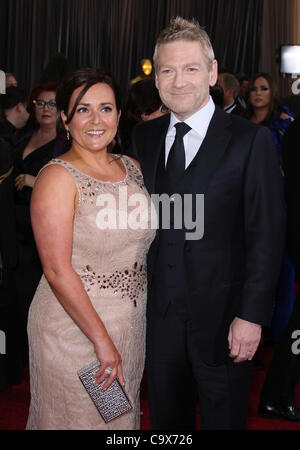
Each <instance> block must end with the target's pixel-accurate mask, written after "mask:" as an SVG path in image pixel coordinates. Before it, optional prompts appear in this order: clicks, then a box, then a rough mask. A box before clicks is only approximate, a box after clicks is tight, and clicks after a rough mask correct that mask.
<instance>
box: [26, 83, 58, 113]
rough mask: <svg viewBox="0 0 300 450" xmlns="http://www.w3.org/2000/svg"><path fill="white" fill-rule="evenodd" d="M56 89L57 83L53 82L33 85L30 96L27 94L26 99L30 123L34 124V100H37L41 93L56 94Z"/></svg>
mask: <svg viewBox="0 0 300 450" xmlns="http://www.w3.org/2000/svg"><path fill="white" fill-rule="evenodd" d="M57 87H58V83H56V82H54V81H49V82H47V83H40V84H37V85H35V86H34V87H33V88H32V90H31V92H30V94H29V98H28V104H27V111H28V112H29V114H30V119H31V120H32V121H34V122H35V120H36V119H35V106H34V103H33V100H36V99H37V98H39V96H40V95H41V93H42V92H45V91H47V92H56V90H57Z"/></svg>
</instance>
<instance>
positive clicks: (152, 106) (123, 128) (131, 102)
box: [120, 78, 162, 147]
mask: <svg viewBox="0 0 300 450" xmlns="http://www.w3.org/2000/svg"><path fill="white" fill-rule="evenodd" d="M161 104H162V101H161V98H160V96H159V92H158V89H157V88H156V86H155V82H154V80H153V78H147V79H144V80H140V81H138V82H136V83H134V84H133V85H132V86H131V87H130V89H129V91H128V94H127V100H126V103H125V106H124V108H123V114H122V116H121V119H120V132H121V138H122V143H123V144H124V145H125V147H128V145H129V141H130V136H131V131H132V128H133V127H134V125H136V124H137V123H139V122H142V121H143V119H142V114H146V115H150V114H152V113H153V112H154V111H157V110H158V108H160V106H161Z"/></svg>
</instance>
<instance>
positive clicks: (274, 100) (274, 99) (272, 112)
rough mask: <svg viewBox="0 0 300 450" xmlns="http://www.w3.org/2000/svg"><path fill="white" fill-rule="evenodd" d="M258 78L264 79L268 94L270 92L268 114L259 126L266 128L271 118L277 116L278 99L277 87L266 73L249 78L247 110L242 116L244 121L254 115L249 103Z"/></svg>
mask: <svg viewBox="0 0 300 450" xmlns="http://www.w3.org/2000/svg"><path fill="white" fill-rule="evenodd" d="M260 77H261V78H264V79H265V80H266V81H267V82H268V84H269V87H270V92H271V99H270V106H269V112H268V114H267V116H266V117H265V119H264V120H263V122H261V125H266V126H268V124H269V122H270V120H271V119H272V118H273V117H275V116H276V114H277V108H278V104H279V97H278V89H277V85H276V83H275V81H274V79H273V78H272V77H271V75H269V74H268V73H266V72H260V73H257V74H255V75H253V76H252V77H251V78H250V80H249V87H248V92H249V95H248V100H247V109H246V111H245V113H244V114H243V117H245V118H246V119H251V117H252V116H253V114H254V108H253V106H252V105H251V103H250V93H251V91H252V90H253V89H254V83H255V81H256V80H257V78H260Z"/></svg>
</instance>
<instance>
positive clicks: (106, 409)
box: [77, 361, 132, 423]
mask: <svg viewBox="0 0 300 450" xmlns="http://www.w3.org/2000/svg"><path fill="white" fill-rule="evenodd" d="M99 367H100V363H99V361H94V362H92V363H91V364H89V365H88V366H86V367H83V368H82V369H80V370H79V371H78V372H77V374H78V376H79V378H80V380H81V382H82V384H83V386H84V387H85V389H86V390H87V393H88V394H89V396H90V397H91V399H92V400H93V402H94V404H95V406H96V408H97V409H98V411H99V413H100V414H101V416H102V418H103V420H104V422H105V423H107V422H110V421H111V420H113V419H115V418H116V417H119V416H121V415H122V414H124V413H126V412H127V411H130V410H131V409H132V405H131V403H130V401H129V399H128V397H127V395H126V393H125V391H124V389H123V388H122V386H121V384H120V383H119V380H118V379H117V378H116V379H115V380H114V381H113V382H112V384H111V385H110V386H109V388H107V389H106V390H105V391H103V390H102V386H103V384H104V383H105V381H103V383H101V384H98V385H97V386H95V385H94V381H95V380H94V375H95V373H96V372H97V370H98V369H99Z"/></svg>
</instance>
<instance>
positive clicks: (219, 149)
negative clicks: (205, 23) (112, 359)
mask: <svg viewBox="0 0 300 450" xmlns="http://www.w3.org/2000/svg"><path fill="white" fill-rule="evenodd" d="M153 59H154V64H155V70H156V75H155V78H156V86H157V88H158V89H159V93H160V96H161V99H162V102H163V103H164V104H165V105H166V106H167V107H168V108H169V109H170V111H171V114H168V115H165V116H163V117H161V118H158V119H155V120H152V121H149V122H147V123H143V124H140V125H138V126H137V127H136V128H135V129H134V131H133V134H132V145H131V154H132V155H134V156H135V157H136V158H137V159H138V160H139V161H140V163H141V168H142V171H143V175H144V182H145V185H146V187H147V189H148V191H149V193H150V194H151V195H152V198H154V197H153V194H156V197H155V199H156V201H157V196H158V195H161V194H167V197H168V198H169V200H170V205H169V206H170V208H169V209H170V217H169V218H170V226H169V227H168V226H165V224H164V220H165V219H166V216H167V215H168V214H167V213H168V208H167V206H166V203H165V199H164V201H162V202H161V205H163V206H162V207H161V208H160V210H161V213H162V214H160V216H159V229H158V231H157V236H156V239H155V240H154V242H153V244H152V246H151V249H150V252H149V256H148V273H149V282H148V287H149V293H148V311H147V321H148V322H147V324H148V325H147V355H146V361H147V362H146V371H147V380H148V398H149V407H150V418H151V426H152V429H173V430H175V429H179V430H180V429H193V428H195V416H196V414H195V406H196V398H197V393H198V395H199V399H200V411H201V425H202V428H204V429H243V428H245V426H246V418H247V405H248V391H249V383H250V376H251V360H252V358H253V355H254V353H255V351H256V349H257V347H258V344H259V342H260V338H261V326H262V325H267V324H269V323H270V320H271V316H272V304H273V300H274V297H275V291H276V282H277V278H278V274H279V271H280V266H281V257H282V249H283V236H284V212H283V211H284V210H283V199H282V192H281V191H282V187H281V175H280V169H279V163H278V160H277V156H276V150H275V148H274V144H273V138H272V136H271V134H270V132H269V131H268V130H267V129H266V128H263V127H259V126H257V125H254V124H252V123H250V122H248V121H246V120H243V119H241V118H239V117H237V116H233V115H231V114H226V113H224V112H223V111H222V110H221V109H219V108H218V107H216V106H215V105H214V103H213V102H212V100H211V98H210V96H209V87H210V86H212V85H214V84H215V82H216V79H217V62H216V60H215V59H214V53H213V49H212V47H211V43H210V41H209V38H208V36H207V34H206V33H205V32H204V31H203V30H202V28H201V27H200V26H199V24H198V23H196V22H189V21H186V20H184V19H182V18H180V17H179V18H176V19H173V20H172V21H171V22H170V25H169V26H168V27H167V28H166V29H165V30H164V31H163V32H162V33H161V34H160V36H159V38H158V41H157V44H156V48H155V52H154V57H153ZM180 122H181V123H180ZM175 133H176V136H175ZM183 135H184V136H183ZM174 138H175V139H174ZM174 193H175V194H176V195H173V194H174ZM200 194H203V195H204V205H203V202H202V200H203V197H202V196H201V195H200ZM165 197H166V195H165ZM160 198H161V199H162V198H163V196H162V195H161V197H160ZM180 199H181V200H182V205H181V203H180ZM157 203H158V202H157ZM161 205H160V206H161ZM181 206H182V207H183V211H182V209H181ZM158 209H159V208H158ZM180 212H181V213H182V212H183V214H182V217H181V219H182V221H181V226H179V225H178V223H179V222H180V216H181V214H180ZM183 218H184V220H183ZM182 222H184V223H182ZM203 225H204V232H203Z"/></svg>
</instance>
